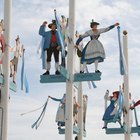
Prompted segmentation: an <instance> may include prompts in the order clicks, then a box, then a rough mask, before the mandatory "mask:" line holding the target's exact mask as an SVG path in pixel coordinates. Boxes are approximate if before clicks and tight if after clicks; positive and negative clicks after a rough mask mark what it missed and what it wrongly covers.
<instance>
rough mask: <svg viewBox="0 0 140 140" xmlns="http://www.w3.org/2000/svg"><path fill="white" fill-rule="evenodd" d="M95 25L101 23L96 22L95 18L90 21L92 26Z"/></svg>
mask: <svg viewBox="0 0 140 140" xmlns="http://www.w3.org/2000/svg"><path fill="white" fill-rule="evenodd" d="M93 25H100V24H99V23H98V22H95V21H94V19H92V21H91V22H90V27H91V28H92V26H93Z"/></svg>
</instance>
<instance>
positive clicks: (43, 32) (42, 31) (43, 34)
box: [39, 21, 47, 37]
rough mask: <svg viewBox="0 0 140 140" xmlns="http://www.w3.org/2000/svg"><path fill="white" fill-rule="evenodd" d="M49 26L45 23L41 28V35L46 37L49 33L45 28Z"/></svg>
mask: <svg viewBox="0 0 140 140" xmlns="http://www.w3.org/2000/svg"><path fill="white" fill-rule="evenodd" d="M46 25H47V21H44V22H43V24H42V25H41V26H40V28H39V35H41V36H43V37H44V36H46V34H47V32H46V31H45V27H46Z"/></svg>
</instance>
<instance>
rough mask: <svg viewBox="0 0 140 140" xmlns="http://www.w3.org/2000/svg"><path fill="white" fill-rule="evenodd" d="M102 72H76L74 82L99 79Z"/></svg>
mask: <svg viewBox="0 0 140 140" xmlns="http://www.w3.org/2000/svg"><path fill="white" fill-rule="evenodd" d="M99 80H101V73H76V74H74V82H82V81H99Z"/></svg>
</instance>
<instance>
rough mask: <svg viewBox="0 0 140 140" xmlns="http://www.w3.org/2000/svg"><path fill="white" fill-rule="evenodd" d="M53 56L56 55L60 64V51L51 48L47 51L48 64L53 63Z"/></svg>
mask: <svg viewBox="0 0 140 140" xmlns="http://www.w3.org/2000/svg"><path fill="white" fill-rule="evenodd" d="M52 54H53V55H54V60H55V62H56V63H57V62H59V50H57V49H56V47H49V48H48V49H47V62H51V57H52Z"/></svg>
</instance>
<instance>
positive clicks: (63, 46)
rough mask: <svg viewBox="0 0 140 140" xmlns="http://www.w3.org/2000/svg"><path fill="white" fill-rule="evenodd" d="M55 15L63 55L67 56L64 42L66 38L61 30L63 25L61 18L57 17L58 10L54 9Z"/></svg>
mask: <svg viewBox="0 0 140 140" xmlns="http://www.w3.org/2000/svg"><path fill="white" fill-rule="evenodd" d="M54 15H55V20H56V26H57V31H58V36H59V40H60V44H61V48H62V57H63V58H65V43H64V38H63V34H62V30H61V26H60V23H59V18H58V17H57V14H56V10H54Z"/></svg>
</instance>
